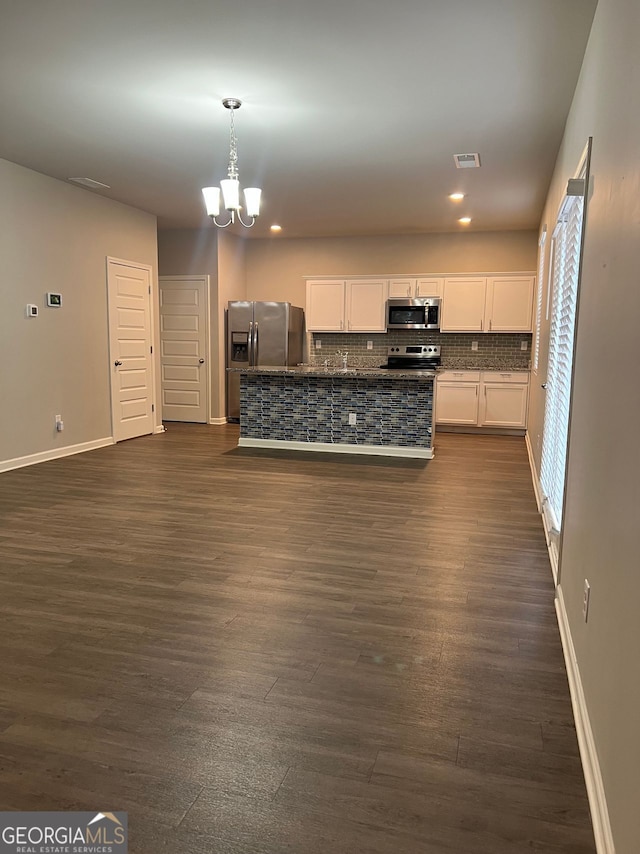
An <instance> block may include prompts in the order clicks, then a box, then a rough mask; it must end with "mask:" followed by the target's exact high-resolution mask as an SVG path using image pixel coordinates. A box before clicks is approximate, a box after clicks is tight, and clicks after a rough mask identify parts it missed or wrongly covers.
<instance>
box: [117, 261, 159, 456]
mask: <svg viewBox="0 0 640 854" xmlns="http://www.w3.org/2000/svg"><path fill="white" fill-rule="evenodd" d="M107 293H108V303H109V360H110V372H111V426H112V432H113V438H114V440H115V441H116V442H121V441H123V440H124V439H133V438H135V437H136V436H146V435H148V434H149V433H153V410H154V403H153V367H152V340H151V328H152V324H151V267H149V266H147V265H144V264H135V263H133V262H129V261H119V260H116V259H114V258H108V259H107Z"/></svg>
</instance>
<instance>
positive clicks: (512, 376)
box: [482, 371, 529, 383]
mask: <svg viewBox="0 0 640 854" xmlns="http://www.w3.org/2000/svg"><path fill="white" fill-rule="evenodd" d="M482 380H483V382H485V383H528V382H529V372H528V371H483V372H482Z"/></svg>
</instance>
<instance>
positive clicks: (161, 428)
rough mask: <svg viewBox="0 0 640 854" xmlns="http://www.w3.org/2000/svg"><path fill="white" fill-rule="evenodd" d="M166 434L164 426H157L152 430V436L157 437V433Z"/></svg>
mask: <svg viewBox="0 0 640 854" xmlns="http://www.w3.org/2000/svg"><path fill="white" fill-rule="evenodd" d="M166 432H167V428H166V427H165V426H164V424H158V425H157V426H156V427H154V428H153V435H154V436H157V435H158V433H166Z"/></svg>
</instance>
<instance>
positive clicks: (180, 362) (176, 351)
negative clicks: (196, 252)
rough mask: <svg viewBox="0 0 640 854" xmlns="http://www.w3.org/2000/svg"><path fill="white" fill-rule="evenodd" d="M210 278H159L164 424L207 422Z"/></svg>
mask: <svg viewBox="0 0 640 854" xmlns="http://www.w3.org/2000/svg"><path fill="white" fill-rule="evenodd" d="M207 278H208V277H207V276H179V277H173V276H172V277H161V278H160V279H159V284H160V370H161V387H162V420H163V421H194V422H199V423H201V424H206V423H207V406H208V395H207V389H208V385H209V383H208V371H207V360H206V348H207V305H208V302H207Z"/></svg>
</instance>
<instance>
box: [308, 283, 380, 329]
mask: <svg viewBox="0 0 640 854" xmlns="http://www.w3.org/2000/svg"><path fill="white" fill-rule="evenodd" d="M387 287H388V280H387V279H315V280H311V281H308V282H307V311H306V323H307V330H308V331H309V332H385V331H386V329H387V324H386V317H385V308H386V302H387Z"/></svg>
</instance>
